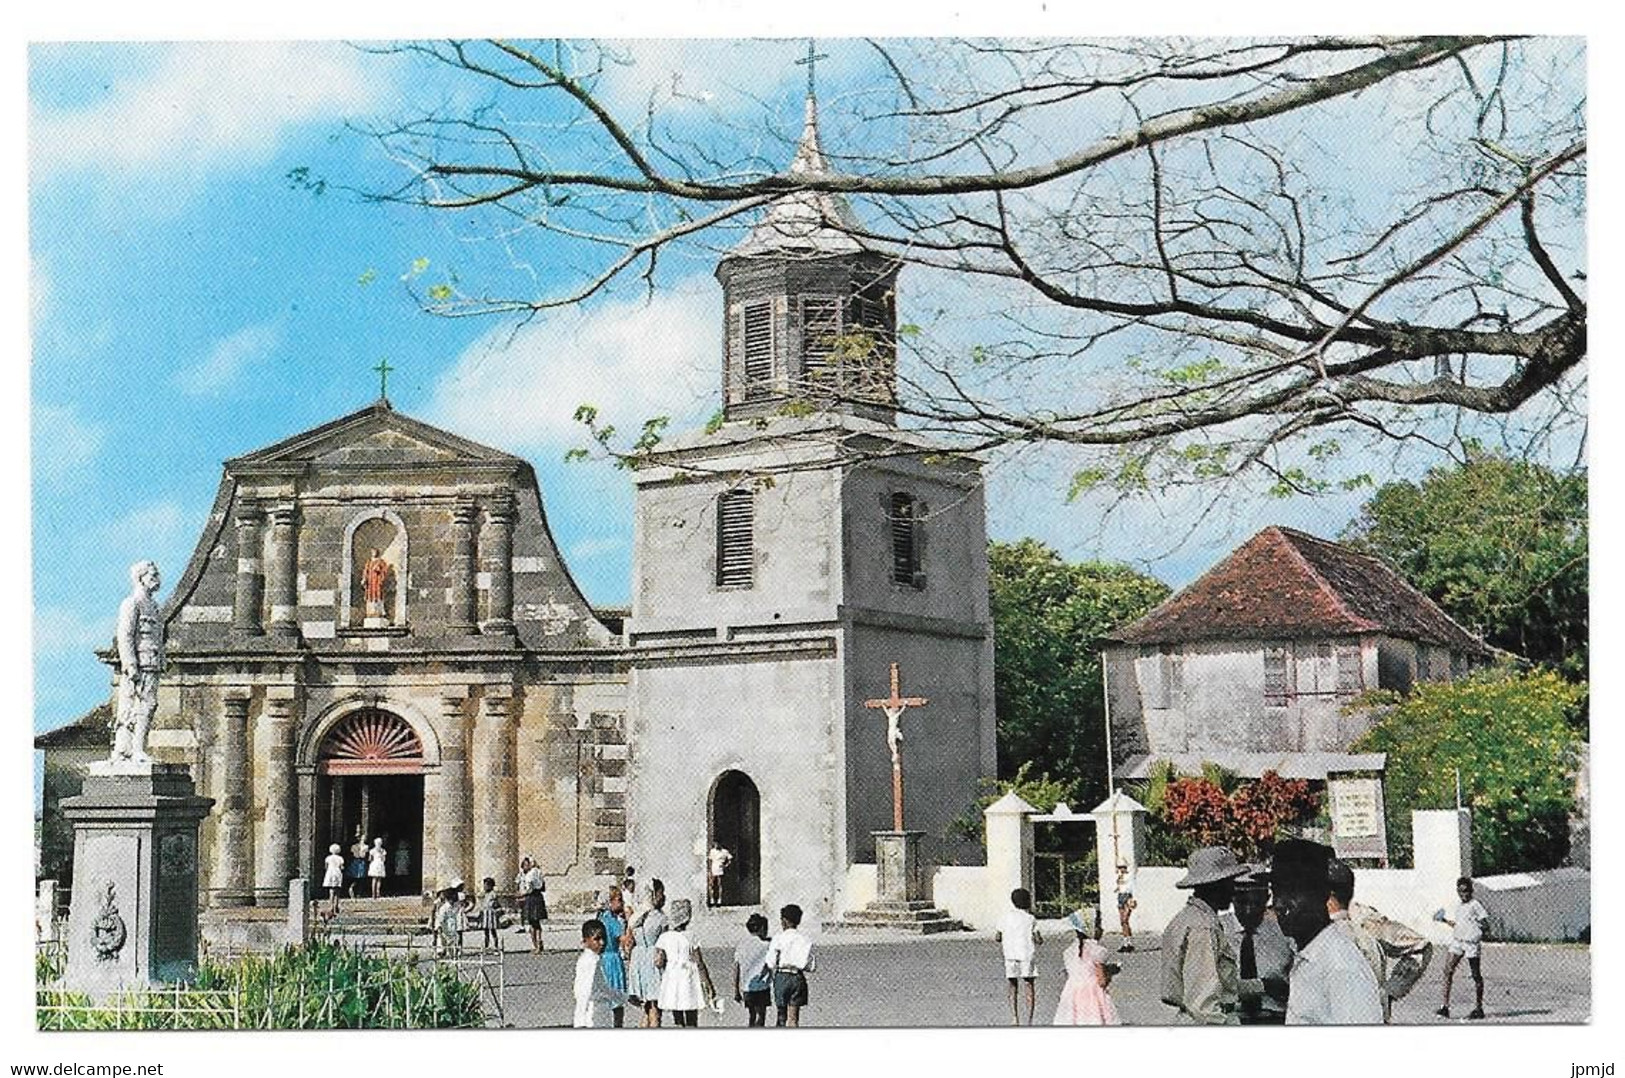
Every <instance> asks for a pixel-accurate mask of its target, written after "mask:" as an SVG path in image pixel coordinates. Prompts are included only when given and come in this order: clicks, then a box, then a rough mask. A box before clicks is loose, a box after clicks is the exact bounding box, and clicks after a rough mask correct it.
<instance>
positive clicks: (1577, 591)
mask: <svg viewBox="0 0 1625 1078" xmlns="http://www.w3.org/2000/svg"><path fill="white" fill-rule="evenodd" d="M1586 488H1587V482H1586V472H1585V471H1584V470H1583V469H1581V470H1579V471H1575V472H1570V473H1560V472H1555V471H1552V470H1551V469H1550V468H1545V467H1542V466H1541V465H1539V464H1532V463H1529V462H1527V461H1521V460H1509V459H1507V458H1505V457H1502V456H1497V455H1494V454H1481V455H1477V456H1475V457H1473V458H1472V459H1470V460H1469V461H1468V463H1467V464H1465V465H1461V466H1456V467H1449V468H1435V469H1433V470H1432V471H1430V472H1428V474H1427V476H1426V477H1425V478H1423V480H1422V481H1421V482H1420V483H1411V482H1400V483H1388V484H1385V485H1384V486H1383V487H1382V488H1381V489H1379V490H1378V491H1377V493H1376V494H1375V495H1374V496H1373V497H1372V498H1371V500H1370V501H1368V502H1367V503H1366V504H1365V507H1364V509H1362V510H1361V513H1360V516H1359V517H1358V518H1357V519H1356V520H1355V521H1354V523H1352V524H1351V525H1349V528H1348V530H1347V531H1346V532H1345V533H1344V538H1345V539H1347V540H1348V541H1349V542H1351V543H1352V544H1353V545H1354V546H1356V547H1358V548H1359V549H1362V550H1365V551H1368V552H1370V553H1373V554H1377V555H1379V556H1381V557H1383V558H1386V559H1387V560H1388V561H1390V562H1392V563H1393V564H1394V566H1395V567H1397V568H1398V569H1399V571H1400V572H1401V573H1403V574H1404V575H1405V577H1406V579H1408V580H1410V581H1411V582H1412V583H1413V584H1415V585H1416V586H1417V587H1418V588H1420V589H1421V590H1422V591H1423V592H1425V593H1427V595H1428V596H1429V597H1430V598H1431V599H1433V601H1434V602H1436V603H1438V604H1439V605H1440V606H1441V607H1443V608H1444V610H1445V612H1446V613H1448V614H1449V615H1450V616H1451V617H1453V618H1455V619H1456V620H1457V621H1459V622H1461V623H1462V624H1463V625H1466V626H1468V627H1469V628H1471V629H1474V630H1476V631H1479V632H1482V633H1483V635H1484V638H1485V639H1486V640H1488V641H1489V642H1490V643H1491V644H1494V645H1495V646H1496V647H1500V648H1505V649H1506V650H1508V651H1511V652H1513V653H1515V654H1518V655H1521V656H1523V657H1525V658H1527V659H1530V660H1532V661H1534V662H1537V663H1545V664H1547V665H1550V666H1553V667H1556V668H1557V669H1559V670H1561V671H1562V672H1563V673H1564V675H1565V676H1567V677H1569V678H1570V679H1571V680H1575V681H1583V680H1585V678H1586V676H1587V666H1588V652H1587V638H1588V635H1589V629H1590V622H1589V619H1588V616H1587V603H1588V599H1589V592H1588V590H1587V586H1586V578H1587V570H1588V566H1589V560H1588V555H1587V541H1588V536H1587V529H1586Z"/></svg>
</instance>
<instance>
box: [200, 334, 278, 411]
mask: <svg viewBox="0 0 1625 1078" xmlns="http://www.w3.org/2000/svg"><path fill="white" fill-rule="evenodd" d="M281 340H282V332H281V330H280V329H279V328H278V327H277V326H276V325H275V324H273V323H262V324H260V325H256V326H245V327H244V328H242V329H240V330H238V331H237V332H236V333H233V334H231V335H230V336H229V337H224V338H222V339H220V340H218V341H216V342H215V343H214V347H213V348H210V349H209V354H208V355H206V356H204V357H203V359H202V360H201V361H199V362H198V363H196V364H194V365H192V366H190V367H187V368H186V369H185V370H182V371H180V372H178V373H177V374H176V375H175V388H177V389H179V390H180V391H181V392H182V393H185V394H188V395H189V396H194V397H202V396H212V395H214V394H217V393H219V392H220V391H221V390H223V389H225V388H226V387H227V386H229V385H230V384H231V383H232V382H234V381H236V380H237V375H238V374H240V373H242V370H243V368H244V367H247V366H248V365H250V364H252V363H255V362H257V361H259V360H262V359H266V358H268V357H269V356H270V355H271V353H272V352H274V351H275V350H276V347H277V345H278V344H280V343H281Z"/></svg>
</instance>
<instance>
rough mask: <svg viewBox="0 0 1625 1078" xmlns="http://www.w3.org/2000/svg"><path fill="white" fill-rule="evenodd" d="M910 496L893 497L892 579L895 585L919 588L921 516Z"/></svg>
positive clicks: (898, 495) (896, 495) (897, 495)
mask: <svg viewBox="0 0 1625 1078" xmlns="http://www.w3.org/2000/svg"><path fill="white" fill-rule="evenodd" d="M916 509H917V506H916V505H915V502H914V498H913V496H911V495H908V494H893V495H892V496H891V514H890V515H891V578H892V582H893V583H895V584H906V585H907V586H909V587H911V588H912V587H918V586H919V576H920V543H919V538H920V537H919V526H920V522H919V514H918V513H917V512H916Z"/></svg>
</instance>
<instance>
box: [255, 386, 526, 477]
mask: <svg viewBox="0 0 1625 1078" xmlns="http://www.w3.org/2000/svg"><path fill="white" fill-rule="evenodd" d="M517 459H518V458H516V457H513V456H511V455H510V454H507V453H504V452H502V451H500V450H497V449H492V448H491V447H489V446H484V445H480V444H479V443H478V442H471V441H469V440H468V439H467V438H462V437H459V436H458V435H455V434H453V433H451V432H450V431H445V430H441V429H440V428H439V427H433V426H430V425H429V424H427V423H424V422H422V421H420V420H416V419H412V418H411V417H410V416H406V415H402V414H401V413H400V412H397V411H395V409H393V408H391V407H390V406H389V404H388V403H387V402H383V401H380V402H378V403H376V404H373V405H371V406H370V407H367V408H363V409H362V410H361V411H359V412H353V413H351V414H350V415H347V416H344V417H342V418H340V419H335V420H333V421H332V422H331V423H324V424H322V425H321V426H319V427H315V428H312V429H311V430H307V431H305V432H303V433H302V434H296V435H294V436H293V437H291V438H286V439H283V440H282V441H280V442H277V443H276V444H275V445H269V446H266V447H265V448H264V449H260V450H256V451H255V452H253V453H248V454H245V455H244V456H240V457H237V458H235V459H233V460H231V461H228V462H227V467H228V468H233V469H236V468H242V467H254V466H264V465H277V464H308V465H314V466H317V467H351V466H355V467H372V466H376V465H379V464H391V465H402V464H408V465H409V464H455V463H474V462H482V463H497V462H509V463H511V462H514V461H516V460H517Z"/></svg>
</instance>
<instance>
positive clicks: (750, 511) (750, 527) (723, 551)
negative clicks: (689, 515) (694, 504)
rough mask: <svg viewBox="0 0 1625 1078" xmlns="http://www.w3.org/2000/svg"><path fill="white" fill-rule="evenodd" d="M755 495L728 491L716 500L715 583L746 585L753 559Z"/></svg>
mask: <svg viewBox="0 0 1625 1078" xmlns="http://www.w3.org/2000/svg"><path fill="white" fill-rule="evenodd" d="M755 516H756V504H755V497H754V496H753V495H752V493H751V492H750V491H748V490H730V491H728V492H727V493H725V494H723V495H722V496H721V497H720V498H718V499H717V586H718V587H749V586H750V584H751V576H752V570H753V568H754V566H755V562H756V541H755V533H754V532H755Z"/></svg>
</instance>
